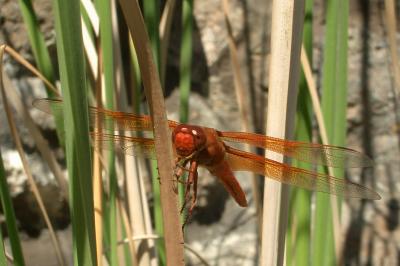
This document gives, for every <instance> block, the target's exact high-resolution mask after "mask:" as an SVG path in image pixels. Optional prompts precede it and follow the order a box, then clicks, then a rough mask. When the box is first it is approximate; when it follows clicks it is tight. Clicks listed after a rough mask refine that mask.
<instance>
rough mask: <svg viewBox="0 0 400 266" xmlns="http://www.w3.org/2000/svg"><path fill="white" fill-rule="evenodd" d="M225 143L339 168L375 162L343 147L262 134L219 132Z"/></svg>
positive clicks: (367, 165)
mask: <svg viewBox="0 0 400 266" xmlns="http://www.w3.org/2000/svg"><path fill="white" fill-rule="evenodd" d="M218 135H219V136H220V138H221V139H222V140H224V141H231V142H240V143H247V144H250V145H253V146H256V147H260V148H264V149H267V150H271V151H274V152H277V153H281V154H283V155H285V156H288V157H291V158H294V159H296V160H299V161H303V162H308V163H312V164H319V165H326V166H330V167H338V168H350V167H369V166H372V165H373V162H372V160H371V159H370V158H368V157H367V156H366V155H364V154H362V153H360V152H358V151H355V150H352V149H348V148H343V147H337V146H331V145H321V144H314V143H305V142H297V141H288V140H283V139H279V138H273V137H269V136H264V135H260V134H253V133H244V132H220V131H219V132H218Z"/></svg>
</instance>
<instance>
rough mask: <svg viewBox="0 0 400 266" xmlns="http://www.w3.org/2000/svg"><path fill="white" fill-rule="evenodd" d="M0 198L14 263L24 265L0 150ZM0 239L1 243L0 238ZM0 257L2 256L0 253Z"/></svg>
mask: <svg viewBox="0 0 400 266" xmlns="http://www.w3.org/2000/svg"><path fill="white" fill-rule="evenodd" d="M0 200H1V206H2V208H3V212H4V216H5V218H6V226H7V231H8V236H9V238H10V245H11V251H12V254H13V257H14V264H15V265H25V262H24V256H23V254H22V248H21V242H20V239H19V234H18V228H17V220H16V218H15V213H14V208H13V205H12V200H11V196H10V191H9V190H8V183H7V177H6V173H5V170H4V165H3V158H2V157H1V152H0ZM0 241H1V242H2V243H3V240H2V239H1V240H0ZM2 250H3V252H2V253H3V255H4V247H2ZM0 257H2V255H0ZM1 261H2V259H0V262H1ZM2 265H6V264H2Z"/></svg>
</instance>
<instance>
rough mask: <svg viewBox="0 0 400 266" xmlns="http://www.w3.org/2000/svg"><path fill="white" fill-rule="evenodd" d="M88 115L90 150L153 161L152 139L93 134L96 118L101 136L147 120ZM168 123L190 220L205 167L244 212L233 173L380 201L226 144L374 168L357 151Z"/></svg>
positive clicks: (146, 127)
mask: <svg viewBox="0 0 400 266" xmlns="http://www.w3.org/2000/svg"><path fill="white" fill-rule="evenodd" d="M33 105H34V106H35V107H36V108H38V109H40V110H42V111H44V112H47V113H52V112H62V110H63V102H62V101H61V100H56V99H38V100H35V101H34V103H33ZM89 114H90V119H89V120H90V125H91V128H92V130H93V131H92V132H91V136H92V139H93V145H94V146H96V145H97V144H99V145H101V146H102V147H110V144H115V145H117V146H119V147H120V148H121V150H122V151H123V152H124V153H126V154H130V155H138V156H145V157H148V158H155V148H154V140H153V139H151V138H144V137H130V136H124V135H114V134H106V133H100V132H99V131H98V130H96V129H98V126H96V124H95V119H96V118H97V119H98V121H100V122H99V123H98V124H99V125H101V128H102V129H103V130H108V131H110V130H111V131H114V130H119V131H128V130H129V131H142V132H145V131H152V130H153V127H152V122H151V119H150V117H149V116H145V115H134V114H130V113H124V112H116V111H110V110H105V109H101V108H96V107H90V108H89ZM168 123H169V127H170V129H171V130H172V143H173V145H174V151H175V156H176V168H175V170H176V176H177V177H178V178H179V177H180V176H181V175H182V174H183V172H184V171H188V173H189V175H188V179H187V181H186V191H185V199H186V201H188V198H187V197H188V195H189V193H190V190H191V187H192V186H193V196H192V203H191V206H190V208H189V215H190V213H191V212H192V210H193V208H194V206H195V203H196V195H197V179H198V174H197V168H198V166H202V167H205V168H206V169H208V170H209V171H210V173H211V174H213V175H214V176H216V177H217V178H218V179H219V181H221V183H222V184H223V185H224V187H225V189H226V190H227V191H228V192H229V194H230V195H231V196H232V197H233V198H234V199H235V201H236V202H237V203H238V204H239V205H240V206H242V207H245V206H247V200H246V196H245V193H244V192H243V189H242V188H241V186H240V184H239V182H238V181H237V179H236V178H235V176H234V174H233V171H249V172H253V173H256V174H260V175H264V176H266V177H268V178H272V179H274V180H277V181H279V182H282V183H285V184H289V185H294V186H297V187H301V188H305V189H309V190H312V191H319V192H325V193H331V194H335V195H340V196H344V197H353V198H364V199H372V200H378V199H380V198H381V197H380V196H379V194H378V193H376V192H375V191H373V190H371V189H369V188H366V187H364V186H362V185H359V184H356V183H353V182H350V181H348V180H345V179H340V178H336V177H333V176H329V175H326V174H321V173H317V172H313V171H308V170H305V169H300V168H296V167H292V166H290V165H287V164H284V163H280V162H276V161H274V160H270V159H267V158H264V157H262V156H259V155H256V154H253V153H249V152H245V151H241V150H238V149H235V148H233V147H231V146H229V145H228V144H227V143H226V142H236V143H247V144H250V145H253V146H255V147H260V148H264V149H267V150H271V151H274V152H277V153H280V154H283V155H284V156H287V157H291V158H294V159H296V160H299V161H303V162H308V163H311V164H319V165H325V166H329V167H338V168H350V167H368V166H372V164H373V163H372V160H371V159H369V158H368V157H366V156H365V155H363V154H362V153H360V152H357V151H355V150H352V149H348V148H343V147H337V146H331V145H321V144H314V143H304V142H297V141H289V140H283V139H279V138H273V137H269V136H264V135H259V134H253V133H245V132H224V131H218V130H215V129H213V128H208V127H201V126H194V125H187V124H179V123H178V122H175V121H171V120H169V121H168ZM187 166H188V168H187ZM186 201H185V203H186ZM185 203H184V204H185ZM183 207H184V206H183Z"/></svg>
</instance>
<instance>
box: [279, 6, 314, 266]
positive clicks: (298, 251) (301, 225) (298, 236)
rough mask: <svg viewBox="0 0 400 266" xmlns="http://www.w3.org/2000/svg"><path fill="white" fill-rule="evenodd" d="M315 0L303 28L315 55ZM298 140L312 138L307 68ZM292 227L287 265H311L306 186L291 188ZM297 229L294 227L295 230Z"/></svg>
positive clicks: (307, 46) (306, 42) (306, 166)
mask: <svg viewBox="0 0 400 266" xmlns="http://www.w3.org/2000/svg"><path fill="white" fill-rule="evenodd" d="M312 12H313V0H306V1H305V16H304V27H303V43H304V46H305V49H306V50H307V52H308V54H310V55H312V17H313V13H312ZM295 139H296V140H297V141H303V142H311V141H312V105H311V101H310V94H309V92H308V90H307V83H306V79H305V77H304V71H302V72H301V76H300V81H299V95H298V99H297V112H296V131H295ZM293 165H295V166H297V167H300V168H303V169H310V168H311V167H310V165H309V164H306V163H302V162H298V161H296V162H295V164H293ZM289 208H290V212H289V226H288V234H287V239H288V243H287V244H286V251H287V252H286V264H287V265H299V266H301V265H309V264H310V261H311V260H310V255H311V251H310V247H311V243H310V237H311V235H310V234H311V193H310V192H309V191H306V190H304V189H299V188H292V193H291V199H290V207H289ZM293 228H294V230H292V229H293Z"/></svg>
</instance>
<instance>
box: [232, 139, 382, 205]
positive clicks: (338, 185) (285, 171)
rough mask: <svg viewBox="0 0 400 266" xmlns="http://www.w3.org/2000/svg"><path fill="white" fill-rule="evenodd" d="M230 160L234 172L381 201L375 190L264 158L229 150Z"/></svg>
mask: <svg viewBox="0 0 400 266" xmlns="http://www.w3.org/2000/svg"><path fill="white" fill-rule="evenodd" d="M227 161H228V163H229V165H230V167H231V169H232V170H233V171H250V172H254V173H257V174H260V175H264V176H266V177H269V178H272V179H274V180H277V181H279V182H282V183H285V184H289V185H294V186H297V187H301V188H305V189H309V190H313V191H319V192H325V193H330V194H334V195H338V196H344V197H349V198H365V199H373V200H377V199H380V198H381V197H380V196H379V195H378V194H377V193H376V192H375V191H373V190H370V189H368V188H366V187H364V186H361V185H359V184H356V183H353V182H350V181H347V180H345V179H339V178H336V177H333V176H329V175H325V174H319V173H316V172H311V171H307V170H304V169H300V168H296V167H291V166H289V165H286V164H283V163H279V162H276V161H273V160H269V159H266V158H264V157H261V156H258V155H255V154H251V153H248V152H244V151H240V150H237V149H234V148H231V147H227Z"/></svg>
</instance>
